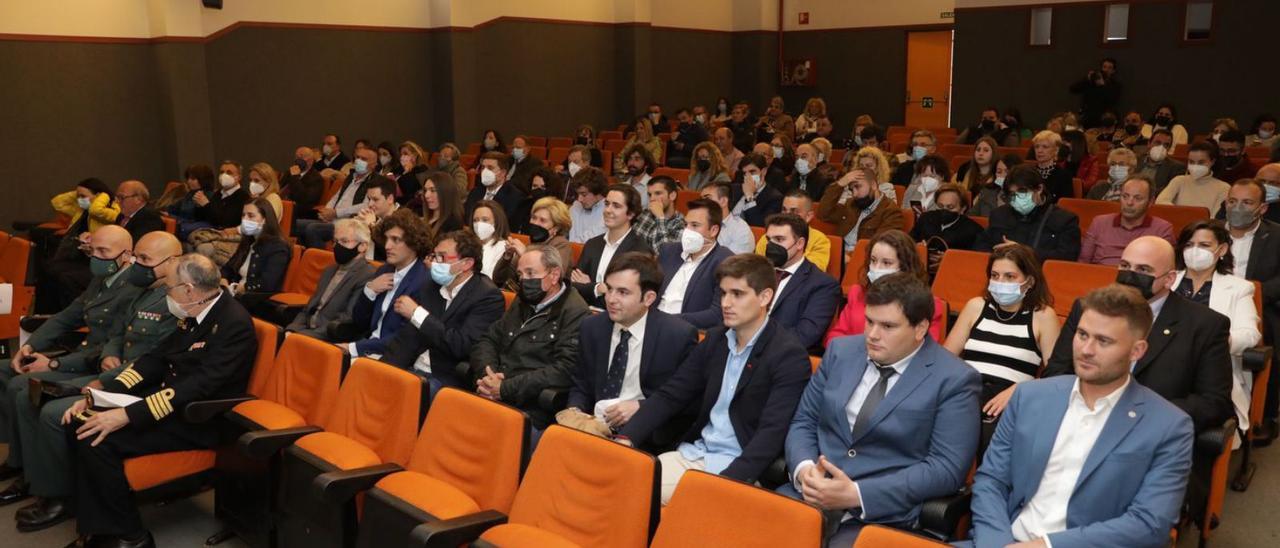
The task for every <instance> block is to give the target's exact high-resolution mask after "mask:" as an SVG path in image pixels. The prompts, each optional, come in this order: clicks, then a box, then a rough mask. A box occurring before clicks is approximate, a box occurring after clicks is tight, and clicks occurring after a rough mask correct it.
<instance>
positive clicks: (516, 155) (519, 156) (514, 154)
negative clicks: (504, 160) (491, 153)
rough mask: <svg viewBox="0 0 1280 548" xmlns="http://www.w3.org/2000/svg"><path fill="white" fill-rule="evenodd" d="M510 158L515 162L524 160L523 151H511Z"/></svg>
mask: <svg viewBox="0 0 1280 548" xmlns="http://www.w3.org/2000/svg"><path fill="white" fill-rule="evenodd" d="M511 157H512V158H515V159H516V161H517V162H519V161H521V160H524V149H523V148H513V149H511Z"/></svg>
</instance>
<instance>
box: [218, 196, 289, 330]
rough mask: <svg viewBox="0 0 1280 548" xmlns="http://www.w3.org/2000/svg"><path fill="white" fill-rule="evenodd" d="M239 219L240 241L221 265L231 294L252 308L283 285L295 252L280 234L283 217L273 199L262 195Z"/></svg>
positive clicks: (251, 203) (264, 300)
mask: <svg viewBox="0 0 1280 548" xmlns="http://www.w3.org/2000/svg"><path fill="white" fill-rule="evenodd" d="M243 212H244V215H243V217H241V219H240V227H239V232H240V236H241V238H240V245H239V246H237V247H236V251H235V253H232V254H231V258H230V259H228V260H227V264H224V265H222V278H223V281H224V283H225V285H226V286H227V287H228V288H229V289H230V290H231V292H232V294H234V295H235V296H236V298H237V299H239V300H240V303H241V304H243V305H244V306H245V307H246V308H248V309H249V311H250V312H255V313H258V312H262V311H255V308H257V307H258V305H260V304H264V303H265V302H266V301H267V299H268V298H270V297H271V295H273V294H275V293H278V292H280V288H281V287H283V286H284V274H285V271H286V270H288V268H289V260H290V259H291V258H292V254H291V252H290V249H289V243H288V242H286V241H284V238H282V237H280V221H279V220H278V219H277V218H276V213H275V211H273V210H272V209H271V204H270V202H267V201H266V200H263V199H261V198H259V199H256V200H253V201H252V202H249V203H247V204H245V205H244V208H243Z"/></svg>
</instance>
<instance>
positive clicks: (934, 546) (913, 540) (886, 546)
mask: <svg viewBox="0 0 1280 548" xmlns="http://www.w3.org/2000/svg"><path fill="white" fill-rule="evenodd" d="M945 546H950V545H949V544H946V543H943V542H938V541H936V540H933V539H930V538H926V537H922V536H920V535H916V534H914V533H908V532H906V531H903V530H900V529H893V528H890V527H885V526H883V525H868V526H866V527H863V528H862V532H860V533H858V540H856V541H854V543H853V548H939V547H945ZM832 548H835V547H832Z"/></svg>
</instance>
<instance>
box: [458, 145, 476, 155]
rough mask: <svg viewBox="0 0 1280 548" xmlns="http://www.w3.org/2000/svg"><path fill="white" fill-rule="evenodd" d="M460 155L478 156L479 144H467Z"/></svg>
mask: <svg viewBox="0 0 1280 548" xmlns="http://www.w3.org/2000/svg"><path fill="white" fill-rule="evenodd" d="M462 154H463V155H464V156H465V155H468V154H470V155H471V156H479V155H480V143H468V144H467V148H466V150H464V151H462Z"/></svg>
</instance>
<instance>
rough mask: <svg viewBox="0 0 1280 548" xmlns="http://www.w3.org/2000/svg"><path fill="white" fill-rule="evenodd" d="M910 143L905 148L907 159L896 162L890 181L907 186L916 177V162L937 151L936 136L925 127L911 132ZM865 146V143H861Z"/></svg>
mask: <svg viewBox="0 0 1280 548" xmlns="http://www.w3.org/2000/svg"><path fill="white" fill-rule="evenodd" d="M908 144H910V145H911V147H910V148H909V149H907V152H908V154H907V159H905V160H902V161H901V162H899V163H898V169H897V170H896V171H894V172H893V179H892V182H893V184H894V185H897V186H907V185H910V184H911V181H912V180H913V179H915V177H916V173H917V170H916V162H919V161H920V160H921V159H923V158H924V157H925V156H929V155H933V154H937V153H938V138H937V136H935V135H934V134H933V132H932V131H929V130H927V129H919V130H916V131H915V132H913V133H912V134H911V141H910V142H909V143H908ZM863 146H867V145H865V144H864V145H863Z"/></svg>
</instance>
